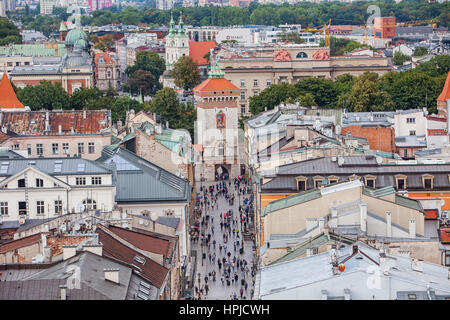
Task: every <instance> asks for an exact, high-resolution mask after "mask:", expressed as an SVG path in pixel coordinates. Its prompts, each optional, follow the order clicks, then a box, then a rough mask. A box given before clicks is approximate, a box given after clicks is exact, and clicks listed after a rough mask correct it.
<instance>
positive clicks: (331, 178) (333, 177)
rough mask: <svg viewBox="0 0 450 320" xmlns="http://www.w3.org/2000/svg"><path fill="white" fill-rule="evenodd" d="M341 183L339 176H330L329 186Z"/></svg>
mask: <svg viewBox="0 0 450 320" xmlns="http://www.w3.org/2000/svg"><path fill="white" fill-rule="evenodd" d="M338 181H339V177H337V176H329V177H328V184H332V183H337V182H338Z"/></svg>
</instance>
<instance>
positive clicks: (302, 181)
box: [296, 177, 308, 191]
mask: <svg viewBox="0 0 450 320" xmlns="http://www.w3.org/2000/svg"><path fill="white" fill-rule="evenodd" d="M296 180H297V190H298V191H306V182H307V181H308V178H306V177H297V178H296Z"/></svg>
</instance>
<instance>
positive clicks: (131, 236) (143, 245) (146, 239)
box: [108, 226, 172, 257]
mask: <svg viewBox="0 0 450 320" xmlns="http://www.w3.org/2000/svg"><path fill="white" fill-rule="evenodd" d="M108 229H109V230H111V231H112V232H113V233H115V234H116V235H118V236H119V237H121V238H122V239H124V240H126V241H128V242H129V243H131V244H132V245H133V246H135V247H136V248H139V249H141V250H144V251H149V252H153V253H157V254H162V255H163V256H164V257H168V256H169V255H170V253H171V247H172V246H171V243H170V241H169V240H167V239H161V238H159V237H157V236H156V235H149V234H144V233H141V232H139V231H131V230H128V229H123V228H119V227H115V226H110V227H109V228H108Z"/></svg>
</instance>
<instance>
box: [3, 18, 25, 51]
mask: <svg viewBox="0 0 450 320" xmlns="http://www.w3.org/2000/svg"><path fill="white" fill-rule="evenodd" d="M11 43H18V44H19V43H22V36H21V35H20V32H19V29H17V27H16V26H15V25H14V23H12V22H11V20H9V19H8V18H4V17H0V46H4V45H8V44H11Z"/></svg>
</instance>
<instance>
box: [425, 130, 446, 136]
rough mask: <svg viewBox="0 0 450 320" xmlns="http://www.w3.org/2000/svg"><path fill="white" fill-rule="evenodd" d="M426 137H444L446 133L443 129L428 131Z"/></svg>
mask: <svg viewBox="0 0 450 320" xmlns="http://www.w3.org/2000/svg"><path fill="white" fill-rule="evenodd" d="M427 131H428V135H429V136H445V135H447V132H446V131H445V129H428V130H427Z"/></svg>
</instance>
